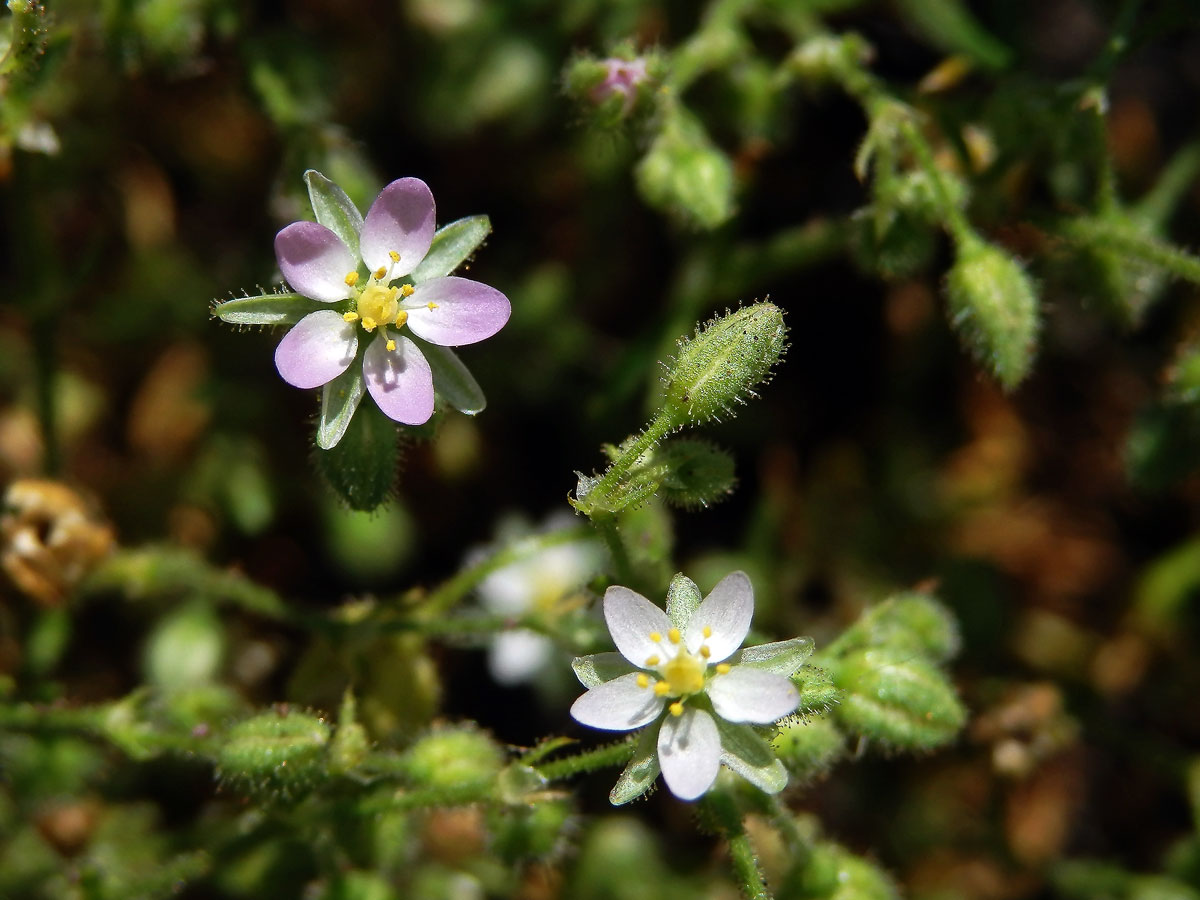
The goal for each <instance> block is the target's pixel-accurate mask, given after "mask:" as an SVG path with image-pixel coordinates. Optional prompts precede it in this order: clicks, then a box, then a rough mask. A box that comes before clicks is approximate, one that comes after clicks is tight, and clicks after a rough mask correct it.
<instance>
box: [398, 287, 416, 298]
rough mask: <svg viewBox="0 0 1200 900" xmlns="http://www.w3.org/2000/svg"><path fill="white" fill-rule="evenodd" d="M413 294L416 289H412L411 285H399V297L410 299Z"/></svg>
mask: <svg viewBox="0 0 1200 900" xmlns="http://www.w3.org/2000/svg"><path fill="white" fill-rule="evenodd" d="M415 292H416V288H414V287H413V286H412V285H411V284H402V285H400V296H401V297H411V296H412V295H413V294H414V293H415Z"/></svg>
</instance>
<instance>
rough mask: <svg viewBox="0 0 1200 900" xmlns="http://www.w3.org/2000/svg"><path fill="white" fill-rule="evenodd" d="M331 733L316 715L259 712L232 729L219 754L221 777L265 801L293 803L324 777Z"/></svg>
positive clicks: (219, 773) (296, 712)
mask: <svg viewBox="0 0 1200 900" xmlns="http://www.w3.org/2000/svg"><path fill="white" fill-rule="evenodd" d="M330 733H331V729H330V727H329V724H328V723H327V722H325V720H324V719H321V718H319V717H318V716H315V715H313V714H311V713H306V712H300V711H298V710H285V709H279V710H274V711H270V712H264V713H260V714H258V715H256V716H253V717H251V718H249V719H246V720H244V721H242V722H238V723H237V724H236V725H234V726H233V727H232V728H230V729H229V732H228V734H227V735H226V736H225V740H224V741H223V742H222V743H221V746H220V749H219V750H218V752H217V777H218V778H219V779H220V780H221V781H222V782H223V783H224V784H226V785H228V786H229V787H230V788H231V789H232V790H235V791H238V792H241V793H247V794H251V795H253V796H254V797H256V798H258V799H259V800H261V801H263V802H267V803H271V802H284V803H287V802H294V801H296V800H299V799H300V798H302V797H303V796H304V795H305V794H307V793H308V792H309V791H311V790H312V789H313V788H314V787H316V786H317V785H318V784H319V783H320V782H321V781H322V780H323V779H324V774H325V764H326V750H327V747H328V744H329V739H330Z"/></svg>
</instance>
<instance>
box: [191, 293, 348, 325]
mask: <svg viewBox="0 0 1200 900" xmlns="http://www.w3.org/2000/svg"><path fill="white" fill-rule="evenodd" d="M321 309H330V306H329V304H328V303H320V302H318V301H316V300H310V299H309V298H308V297H302V296H301V295H300V294H295V293H292V292H290V291H287V292H279V293H270V294H255V295H254V296H253V297H235V298H234V299H232V300H226V301H224V302H222V303H218V304H217V305H216V306H214V307H213V309H212V314H213V315H214V316H216V317H217V318H218V319H220V320H221V321H222V322H228V323H229V324H230V325H294V324H296V323H297V322H299V321H300V320H301V319H303V318H304V317H305V316H307V315H308V314H309V313H314V312H317V310H321Z"/></svg>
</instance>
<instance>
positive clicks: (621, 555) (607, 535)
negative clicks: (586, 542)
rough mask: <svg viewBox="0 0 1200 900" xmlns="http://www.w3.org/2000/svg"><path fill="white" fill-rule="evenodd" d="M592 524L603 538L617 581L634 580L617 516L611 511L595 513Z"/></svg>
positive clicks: (625, 582) (629, 581) (631, 565)
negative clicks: (618, 526) (618, 527)
mask: <svg viewBox="0 0 1200 900" xmlns="http://www.w3.org/2000/svg"><path fill="white" fill-rule="evenodd" d="M592 524H593V525H595V526H596V530H597V531H598V532H600V537H601V538H603V539H604V546H605V547H607V548H608V553H609V555H610V556H611V557H612V561H613V568H614V569H616V573H617V581H618V582H620V583H621V584H626V585H628V584H631V583H632V582H633V581H634V574H633V564H632V563H631V562H630V561H629V551H628V550H627V549H626V548H625V541H624V540H622V538H621V532H620V531H619V530H618V529H617V518H616V516H614V515H612V514H611V513H607V512H606V513H597V514H596V515H595V516H593V517H592Z"/></svg>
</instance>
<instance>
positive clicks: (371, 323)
mask: <svg viewBox="0 0 1200 900" xmlns="http://www.w3.org/2000/svg"><path fill="white" fill-rule="evenodd" d="M378 324H379V323H378V322H376V321H375V320H374V319H372V318H371V317H370V316H363V320H362V326H363V330H364V331H367V332H371V331H374V330H375V326H376V325H378Z"/></svg>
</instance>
